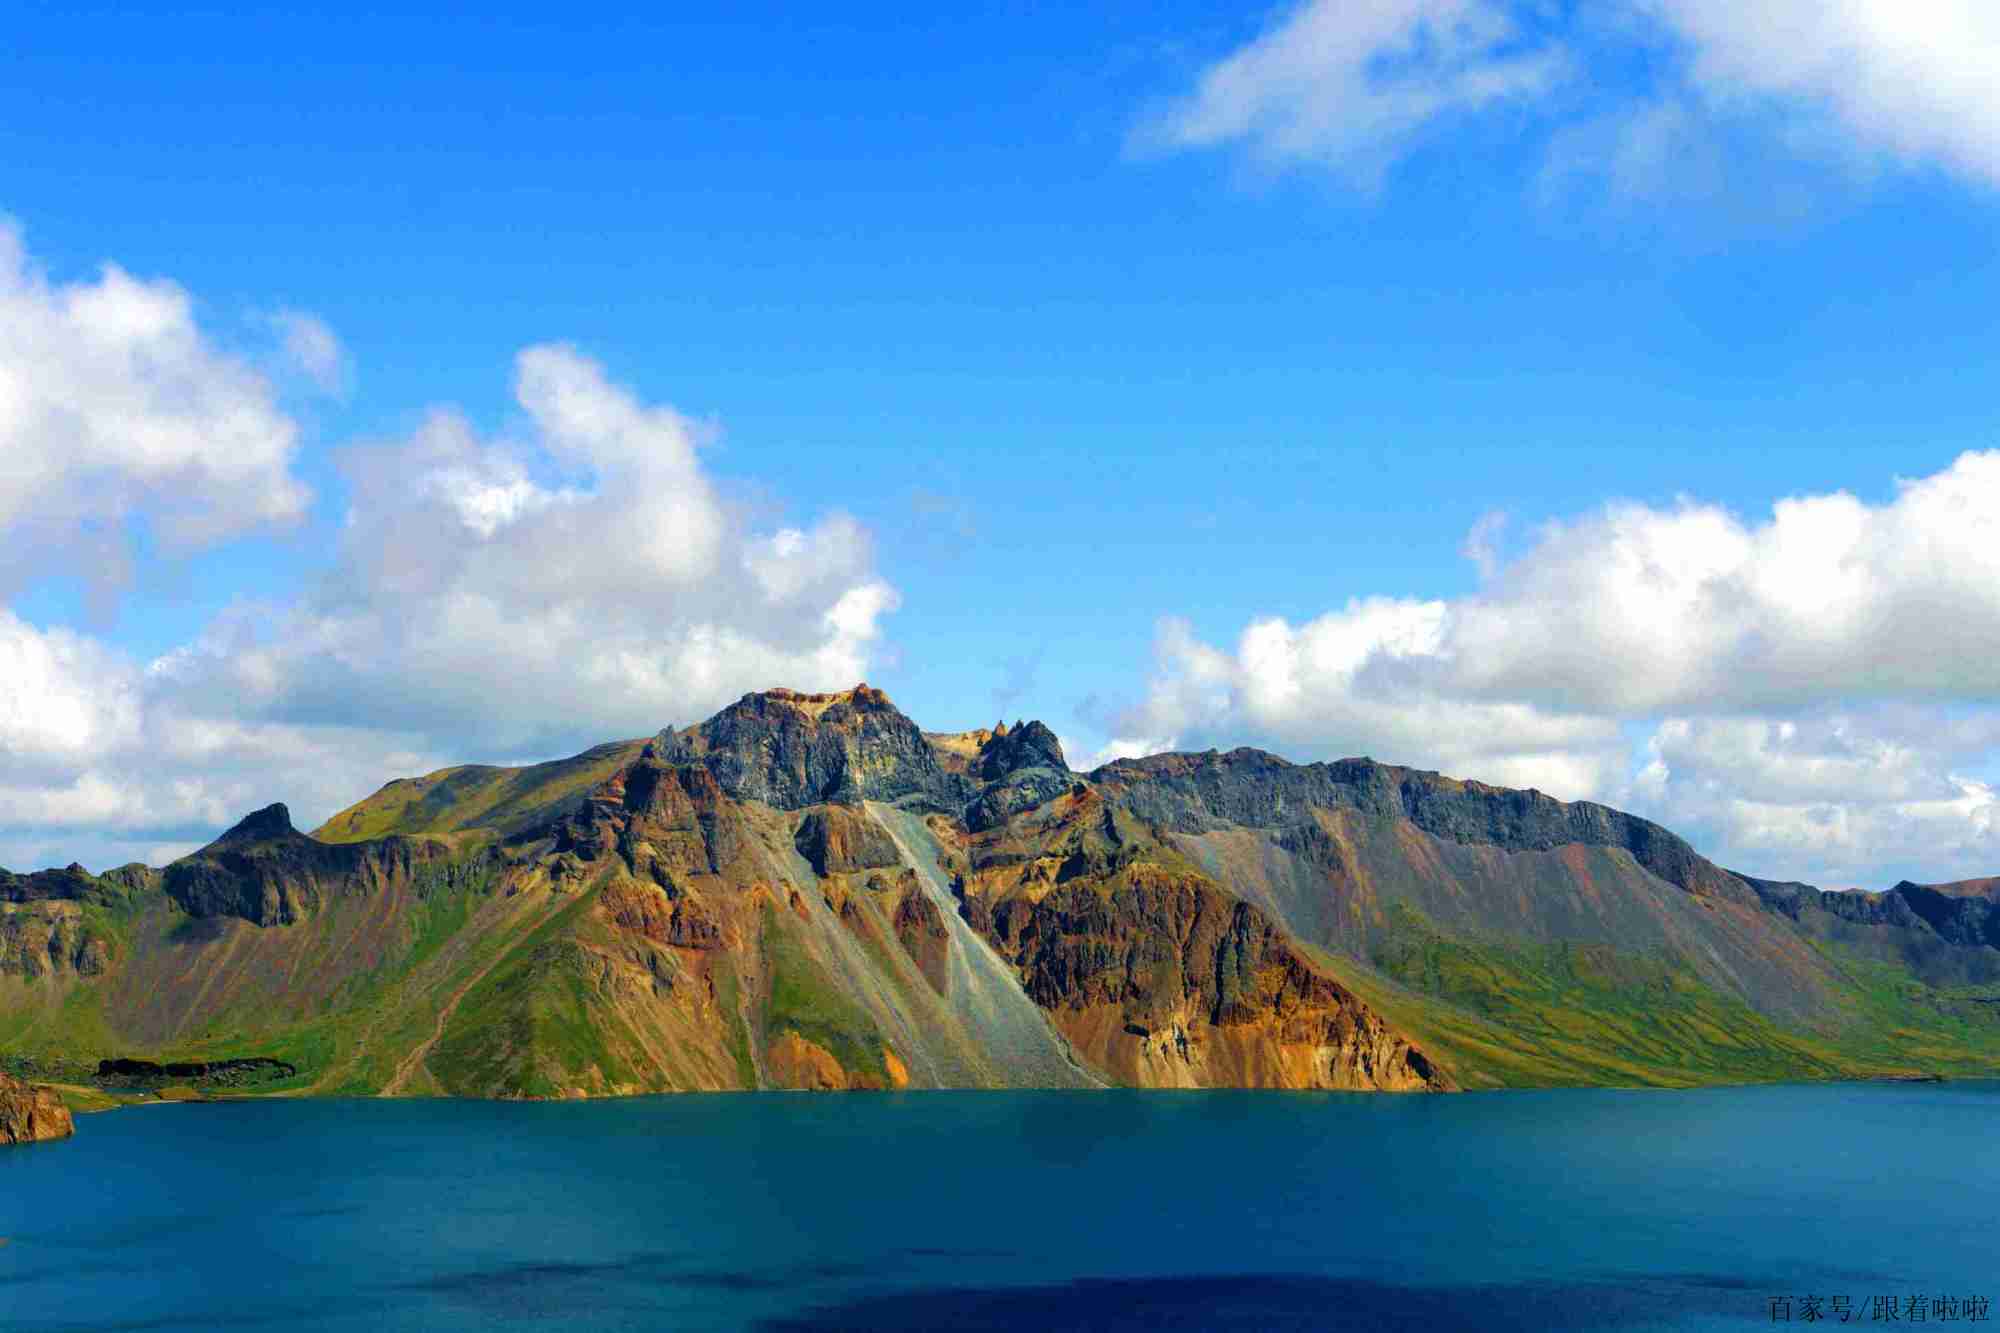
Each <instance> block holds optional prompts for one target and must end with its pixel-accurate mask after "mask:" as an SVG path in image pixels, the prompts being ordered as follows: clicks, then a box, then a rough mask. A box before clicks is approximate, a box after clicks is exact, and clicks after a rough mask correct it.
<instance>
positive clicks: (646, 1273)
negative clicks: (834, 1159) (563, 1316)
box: [394, 1253, 883, 1318]
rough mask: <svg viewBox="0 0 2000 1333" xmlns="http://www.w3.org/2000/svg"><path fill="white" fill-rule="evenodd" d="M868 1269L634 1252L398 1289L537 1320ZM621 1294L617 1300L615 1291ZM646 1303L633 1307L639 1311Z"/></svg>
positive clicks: (847, 1277)
mask: <svg viewBox="0 0 2000 1333" xmlns="http://www.w3.org/2000/svg"><path fill="white" fill-rule="evenodd" d="M882 1275H883V1273H882V1270H881V1269H880V1268H878V1267H876V1266H874V1265H870V1264H858V1263H828V1262H814V1263H804V1264H793V1265H788V1266H778V1267H773V1268H767V1269H754V1270H753V1269H739V1268H711V1267H698V1266H693V1265H690V1264H689V1262H688V1260H687V1257H686V1256H684V1255H671V1254H658V1253H648V1254H633V1255H628V1256H626V1257H625V1258H622V1259H614V1260H607V1261H605V1262H602V1263H566V1262H542V1263H511V1264H497V1265H494V1266H493V1267H490V1268H476V1269H468V1270H466V1271H463V1272H457V1273H442V1274H439V1275H438V1276H436V1277H430V1278H425V1279H422V1280H420V1281H416V1282H407V1283H401V1284H399V1285H398V1286H397V1287H396V1288H394V1289H395V1290H398V1291H403V1292H411V1293H428V1294H431V1295H434V1296H439V1297H442V1298H444V1299H446V1300H449V1301H451V1302H452V1303H453V1304H456V1305H461V1306H467V1307H472V1308H475V1309H478V1310H480V1311H481V1312H482V1313H485V1314H487V1315H491V1316H497V1317H513V1318H521V1317H538V1316H540V1315H542V1314H545V1313H548V1312H549V1311H552V1310H559V1311H566V1312H573V1313H578V1314H583V1313H589V1312H593V1311H595V1312H603V1311H607V1310H614V1309H629V1308H634V1307H633V1302H632V1301H631V1300H630V1299H629V1294H630V1292H631V1289H632V1288H634V1287H643V1288H650V1289H653V1290H655V1291H669V1290H680V1291H683V1292H701V1291H719V1292H736V1293H751V1292H779V1291H787V1290H797V1289H799V1288H800V1287H805V1286H810V1285H812V1284H815V1283H825V1282H848V1281H852V1280H854V1279H857V1278H870V1277H880V1276H882ZM621 1287H622V1288H624V1289H625V1293H626V1294H623V1295H621V1293H620V1291H619V1288H621ZM645 1305H646V1303H645V1302H640V1308H644V1307H645Z"/></svg>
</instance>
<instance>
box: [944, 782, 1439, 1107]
mask: <svg viewBox="0 0 2000 1333" xmlns="http://www.w3.org/2000/svg"><path fill="white" fill-rule="evenodd" d="M966 859H967V869H966V871H965V872H964V873H963V874H961V875H960V877H959V879H958V881H957V891H958V893H959V896H960V901H961V903H962V911H963V913H964V915H965V918H966V920H967V921H969V922H970V923H971V924H972V925H973V927H974V928H975V929H977V930H978V931H979V932H980V934H981V935H983V936H985V937H986V938H987V939H988V940H989V941H991V942H992V944H993V945H994V947H995V948H996V949H998V950H999V951H1000V952H1001V954H1002V955H1003V956H1005V957H1006V958H1007V959H1008V960H1009V961H1011V962H1012V963H1013V964H1014V965H1015V966H1016V967H1017V968H1018V969H1019V972H1020V975H1021V981H1022V985H1023V987H1024V989H1025V990H1026V991H1027V993H1028V995H1029V997H1030V998H1032V999H1033V1000H1034V1001H1035V1002H1036V1003H1037V1004H1040V1005H1041V1006H1043V1008H1045V1009H1047V1010H1049V1011H1050V1013H1051V1015H1052V1017H1053V1019H1054V1021H1055V1023H1056V1026H1057V1027H1058V1028H1059V1029H1061V1030H1062V1032H1063V1033H1064V1035H1065V1036H1067V1037H1068V1038H1069V1039H1070V1041H1071V1042H1072V1043H1073V1044H1074V1045H1075V1046H1076V1047H1077V1049H1078V1050H1079V1051H1080V1052H1081V1053H1082V1054H1083V1055H1084V1057H1085V1058H1086V1059H1088V1060H1089V1061H1090V1062H1091V1063H1092V1064H1094V1065H1095V1066H1097V1067H1099V1068H1101V1069H1104V1070H1106V1071H1107V1072H1109V1073H1111V1074H1112V1075H1114V1076H1115V1077H1116V1078H1117V1079H1118V1080H1119V1081H1121V1082H1126V1083H1133V1084H1137V1085H1140V1086H1146V1087H1209V1086H1241V1087H1276V1088H1347V1089H1379V1090H1393V1091H1415V1090H1444V1089H1448V1088H1451V1087H1453V1086H1455V1085H1454V1084H1453V1082H1452V1080H1451V1078H1450V1076H1449V1075H1447V1074H1445V1073H1444V1072H1443V1071H1442V1070H1440V1069H1438V1068H1437V1067H1436V1066H1435V1065H1433V1064H1432V1062H1431V1061H1430V1060H1429V1058H1428V1057H1426V1056H1425V1055H1424V1054H1423V1053H1422V1052H1421V1051H1420V1050H1418V1049H1417V1048H1416V1047H1415V1046H1414V1045H1413V1044H1412V1043H1411V1042H1410V1041H1409V1040H1408V1039H1406V1038H1404V1037H1402V1036H1401V1035H1399V1034H1398V1033H1396V1032H1394V1031H1392V1030H1391V1029H1390V1027H1389V1025H1388V1024H1387V1023H1385V1022H1384V1021H1383V1020H1382V1018H1381V1016H1380V1015H1378V1014H1377V1013H1375V1012H1374V1011H1373V1010H1371V1009H1370V1008H1369V1007H1368V1005H1366V1004H1365V1003H1363V1002H1362V1001H1361V1000H1360V999H1359V998H1358V997H1357V996H1355V995H1354V994H1353V993H1352V992H1351V991H1349V990H1348V989H1347V988H1345V987H1343V986H1342V985H1340V984H1339V983H1338V982H1337V981H1335V980H1334V979H1333V978H1332V977H1331V976H1329V975H1328V974H1327V973H1326V972H1325V971H1324V970H1323V969H1322V968H1321V967H1319V966H1318V965H1316V964H1314V963H1313V962H1312V961H1310V960H1309V959H1308V958H1307V957H1306V956H1305V954H1304V953H1303V952H1302V951H1301V950H1300V949H1299V948H1298V947H1297V946H1296V945H1295V944H1294V943H1293V942H1292V941H1291V940H1290V938H1289V937H1288V936H1287V935H1286V933H1285V932H1284V931H1283V930H1282V929H1281V928H1280V927H1279V926H1278V925H1277V923H1275V922H1274V921H1272V920H1271V918H1270V917H1268V916H1267V915H1266V914H1265V913H1263V912H1261V911H1259V910H1258V909H1257V908H1255V907H1252V906H1251V905H1250V904H1248V903H1246V902H1243V901H1242V900H1240V899H1238V898H1235V897H1233V896H1232V895H1230V894H1229V893H1227V892H1226V891H1225V890H1223V889H1222V888H1221V887H1220V886H1218V885H1217V884H1215V883H1214V882H1213V881H1211V880H1209V879H1208V878H1207V877H1206V876H1205V875H1203V874H1201V873H1200V872H1199V871H1198V870H1196V869H1195V868H1194V867H1193V866H1191V865H1190V864H1188V863H1187V862H1186V861H1185V860H1184V859H1183V858H1181V857H1179V856H1178V855H1176V854H1175V853H1173V852H1172V851H1171V850H1170V849H1168V848H1167V847H1165V846H1164V845H1163V844H1161V843H1160V842H1158V841H1157V840H1156V839H1154V838H1152V837H1151V836H1150V835H1149V833H1148V832H1147V831H1146V830H1145V829H1143V828H1142V827H1140V826H1138V825H1137V824H1136V823H1135V822H1133V821H1131V820H1130V819H1129V818H1121V817H1120V815H1119V814H1118V812H1116V811H1115V810H1113V809H1112V808H1111V807H1109V806H1107V805H1105V804H1104V802H1103V800H1102V799H1101V798H1099V797H1098V796H1097V795H1096V794H1095V793H1093V792H1091V791H1090V790H1088V789H1087V788H1082V787H1079V788H1077V789H1075V790H1074V791H1072V792H1071V793H1070V794H1068V795H1066V796H1064V797H1063V798H1061V799H1059V800H1058V801H1055V802H1053V803H1051V805H1049V806H1045V807H1043V809H1042V810H1041V811H1039V812H1038V813H1037V815H1036V816H1034V817H1031V818H1029V819H1025V820H1022V821H1020V822H1019V823H1017V824H1015V825H1012V826H1010V827H1008V828H1007V829H1006V830H1005V831H1004V832H1003V833H992V832H987V833H984V834H982V835H979V836H975V837H973V838H971V839H969V840H968V846H967V853H966Z"/></svg>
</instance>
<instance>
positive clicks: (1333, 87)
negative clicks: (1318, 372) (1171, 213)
mask: <svg viewBox="0 0 2000 1333" xmlns="http://www.w3.org/2000/svg"><path fill="white" fill-rule="evenodd" d="M1996 68H2000V8H1996V7H1995V6H1993V5H1992V4H1990V3H1988V2H1987V0H1764V3H1760V4H1742V3H1739V2H1738V0H1612V3H1609V4H1601V5H1587V6H1579V7H1577V8H1575V9H1573V10H1568V11H1563V10H1558V9H1556V8H1553V7H1550V6H1545V5H1539V4H1530V3H1507V2H1506V0H1307V2H1306V3H1304V4H1301V5H1299V6H1297V7H1296V8H1294V9H1292V10H1290V11H1289V12H1288V13H1286V14H1285V15H1284V16H1283V17H1282V18H1280V19H1279V20H1278V21H1277V22H1275V23H1274V24H1273V25H1272V26H1271V27H1270V28H1269V29H1268V30H1267V31H1265V32H1264V33H1263V34H1261V35H1260V36H1258V37H1257V38H1255V39H1254V40H1252V41H1250V42H1249V43H1247V44H1245V45H1244V46H1242V47H1241V48H1240V49H1238V50H1236V51H1234V52H1232V53H1230V54H1228V55H1225V56H1223V57H1222V58H1220V59H1219V60H1217V61H1216V62H1214V63H1213V64H1212V65H1210V66H1209V67H1208V68H1207V69H1205V70H1204V71H1203V72H1202V73H1201V74H1200V76H1199V77H1198V79H1197V80H1196V83H1195V86H1194V88H1193V89H1192V90H1191V91H1190V92H1188V93H1187V94H1186V95H1185V96H1183V97H1182V98H1180V99H1179V100H1177V101H1175V102H1173V103H1171V104H1169V105H1168V106H1167V107H1166V108H1164V109H1163V110H1161V111H1160V112H1158V113H1157V114H1156V115H1154V116H1153V117H1152V118H1151V119H1150V120H1149V121H1148V122H1147V123H1146V124H1145V125H1144V127H1143V128H1142V130H1141V132H1140V138H1141V140H1142V141H1143V142H1148V143H1154V144H1160V145H1165V146H1170V147H1181V148H1196V147H1212V146H1216V145H1221V144H1232V143H1233V144H1241V145H1242V146H1244V147H1245V148H1246V149H1247V150H1248V151H1249V152H1251V153H1252V154H1253V155H1255V156H1256V157H1257V158H1259V159H1261V160H1263V161H1265V162H1266V163H1269V164H1272V165H1277V166H1282V165H1286V164H1291V163H1299V162H1313V163H1319V164H1322V165H1327V166H1331V167H1332V168H1334V169H1336V170H1337V171H1339V172H1341V173H1343V174H1345V175H1347V176H1348V177H1350V178H1351V179H1354V180H1356V181H1357V182H1358V183H1361V184H1364V185H1365V184H1369V183H1372V182H1373V181H1374V180H1375V179H1376V178H1377V177H1379V175H1380V172H1381V171H1382V169H1383V168H1384V167H1385V166H1386V165H1387V164H1388V163H1390V162H1392V161H1393V160H1395V159H1396V158H1398V157H1401V156H1403V155H1405V154H1407V153H1408V152H1409V151H1411V150H1412V149H1413V148H1414V147H1415V146H1417V145H1418V144H1419V143H1420V142H1422V140H1423V138H1424V136H1425V135H1426V134H1429V133H1432V132H1435V131H1436V130H1438V129H1439V128H1440V127H1441V126H1443V125H1445V124H1446V123H1447V122H1449V121H1450V120H1452V119H1453V118H1463V117H1466V116H1470V115H1473V114H1476V113H1481V112H1486V113H1491V112H1493V111H1495V110H1498V109H1501V108H1505V109H1507V110H1508V112H1509V114H1511V115H1513V116H1515V117H1516V119H1517V121H1525V123H1527V124H1529V125H1531V126H1534V127H1538V129H1539V130H1540V131H1541V132H1545V133H1546V134H1547V135H1549V136H1551V149H1552V153H1553V157H1554V161H1553V165H1554V166H1555V167H1556V168H1557V169H1558V170H1559V171H1574V170H1577V169H1579V168H1582V167H1586V166H1587V167H1588V168H1589V169H1591V170H1594V171H1596V172H1598V173H1600V174H1602V175H1604V176H1605V177H1607V178H1608V179H1610V180H1611V181H1612V183H1613V184H1614V186H1616V187H1617V188H1619V189H1621V190H1624V191H1627V192H1637V193H1645V192H1650V191H1652V190H1655V189H1657V188H1659V187H1660V185H1661V184H1662V182H1663V179H1664V178H1665V177H1666V176H1667V175H1668V174H1669V173H1672V172H1675V171H1687V170H1692V171H1693V172H1695V173H1697V174H1709V175H1712V173H1713V168H1714V161H1715V158H1716V157H1717V155H1718V153H1719V152H1720V151H1721V149H1720V145H1721V143H1722V142H1723V141H1724V140H1726V139H1727V138H1728V137H1729V136H1730V135H1731V133H1732V132H1736V131H1741V130H1743V129H1745V128H1749V129H1750V130H1751V131H1752V132H1753V133H1755V134H1757V135H1758V136H1759V137H1761V138H1762V139H1764V140H1766V141H1768V143H1769V146H1770V148H1771V149H1772V150H1773V151H1775V152H1777V153H1781V154H1790V155H1794V156H1798V155H1803V156H1805V157H1807V158H1814V159H1817V158H1824V157H1826V156H1827V155H1829V154H1833V155H1840V156H1850V157H1858V158H1860V159H1878V160H1885V161H1889V162H1894V163H1900V164H1903V165H1906V166H1914V165H1936V166H1941V167H1943V168H1945V169H1947V170H1950V171H1953V172H1956V173H1958V174H1960V175H1963V176H1965V177H1967V178H1969V179H1972V180H1976V181H1980V182H1982V183H1985V184H1988V185H1992V184H2000V102H1996V100H1995V99H1994V98H1993V97H1992V95H1991V93H1992V86H1993V72H1994V70H1995V69H1996ZM1642 71H1643V72H1642ZM1586 158H1587V161H1586V160H1585V159H1586Z"/></svg>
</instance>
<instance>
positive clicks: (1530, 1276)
mask: <svg viewBox="0 0 2000 1333" xmlns="http://www.w3.org/2000/svg"><path fill="white" fill-rule="evenodd" d="M78 1125H79V1130H78V1135H77V1137H76V1138H75V1139H74V1140H71V1141H69V1142H67V1143H59V1144H51V1145H42V1146H37V1147H33V1148H24V1149H15V1150H7V1151H0V1236H4V1237H6V1238H7V1239H8V1243H7V1244H5V1245H4V1246H0V1327H4V1328H7V1329H23V1330H32V1329H76V1328H131V1329H140V1328H145V1329H183V1328H185V1329H210V1328H215V1329H227V1328H239V1327H241V1328H247V1327H256V1326H278V1327H284V1328H289V1329H314V1330H349V1329H446V1330H450V1329H473V1328H490V1327H504V1328H508V1329H518V1330H540V1329H609V1330H617V1329H655V1328H668V1329H678V1328H688V1329H710V1328H713V1329H734V1328H748V1329H770V1330H786V1329H796V1330H807V1329H829V1328H866V1329H928V1328H1010V1327H1023V1328H1038V1329H1041V1328H1054V1329H1085V1328H1089V1329H1110V1330H1119V1329H1140V1328H1143V1329H1147V1330H1149V1331H1151V1333H1162V1331H1163V1330H1167V1329H1207V1328H1240V1329H1253V1328H1254V1329H1288V1328H1341V1327H1354V1328H1407V1329H1432V1330H1435V1329H1453V1328H1482V1329H1483V1328H1492V1329H1528V1328H1559V1327H1575V1328H1607V1327H1609V1328H1631V1329H1642V1328H1736V1327H1745V1326H1749V1325H1752V1324H1755V1325H1759V1326H1765V1327H1768V1326H1769V1325H1770V1323H1771V1317H1772V1304H1771V1303H1772V1300H1773V1298H1774V1297H1787V1298H1790V1299H1791V1300H1792V1301H1793V1302H1794V1304H1793V1314H1794V1318H1795V1320H1796V1319H1797V1317H1798V1314H1799V1312H1800V1311H1802V1310H1803V1308H1804V1306H1803V1299H1804V1298H1805V1297H1807V1296H1818V1297H1820V1298H1821V1300H1822V1302H1823V1305H1822V1308H1823V1309H1826V1310H1829V1311H1831V1310H1832V1309H1834V1308H1836V1307H1834V1306H1833V1305H1832V1304H1831V1303H1830V1302H1831V1301H1832V1299H1833V1298H1836V1297H1838V1298H1841V1299H1843V1300H1845V1301H1846V1302H1847V1303H1848V1308H1849V1309H1851V1310H1852V1311H1853V1315H1852V1318H1853V1320H1854V1322H1866V1321H1867V1320H1868V1318H1869V1314H1868V1312H1869V1310H1870V1309H1871V1302H1872V1301H1873V1300H1875V1299H1876V1298H1879V1297H1884V1296H1889V1295H1893V1296H1894V1297H1895V1299H1896V1300H1897V1301H1898V1303H1899V1304H1902V1303H1905V1302H1907V1300H1908V1298H1910V1297H1911V1296H1913V1295H1914V1296H1920V1297H1922V1298H1924V1299H1925V1300H1926V1301H1931V1300H1933V1299H1935V1298H1936V1297H1939V1296H1944V1295H1949V1296H1950V1297H1951V1298H1952V1299H1953V1300H1954V1301H1959V1300H1962V1299H1963V1298H1964V1297H1966V1296H1979V1297H1983V1298H1985V1299H1987V1300H1988V1301H1990V1302H1994V1303H1995V1304H1996V1305H2000V1222H1996V1221H1995V1218H1996V1214H2000V1084H1994V1083H1953V1084H1943V1085H1834V1086H1818V1087H1763V1088H1727V1089H1714V1090H1706V1091H1699V1092H1672V1093H1668V1092H1619V1091H1573V1092H1524V1093H1499V1094H1478V1095H1466V1096H1453V1097H1386V1096H1378V1097H1371V1096H1343V1095H1317V1094H1274V1093H1234V1092H1211V1093H1131V1092H1112V1093H923V1094H903V1095H852V1096H806V1095H772V1096H742V1095H738V1096H702V1097H677V1098H645V1099H637V1100H631V1101H611V1102H588V1103H568V1104H561V1103H557V1104H500V1103H485V1102H426V1101H394V1102H378V1101H316V1102H304V1101H282V1102H281V1101H266V1102H235V1103H223V1104H211V1105H161V1106H148V1107H135V1108H130V1109H126V1110H120V1111H115V1112H111V1113H108V1114H104V1115H93V1116H86V1117H79V1119H78ZM1961 1308H1962V1307H1961ZM1994 1314H1995V1317H2000V1311H1995V1312H1994ZM1834 1322H1838V1318H1837V1316H1836V1317H1835V1320H1834ZM1934 1322H1935V1320H1934Z"/></svg>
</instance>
